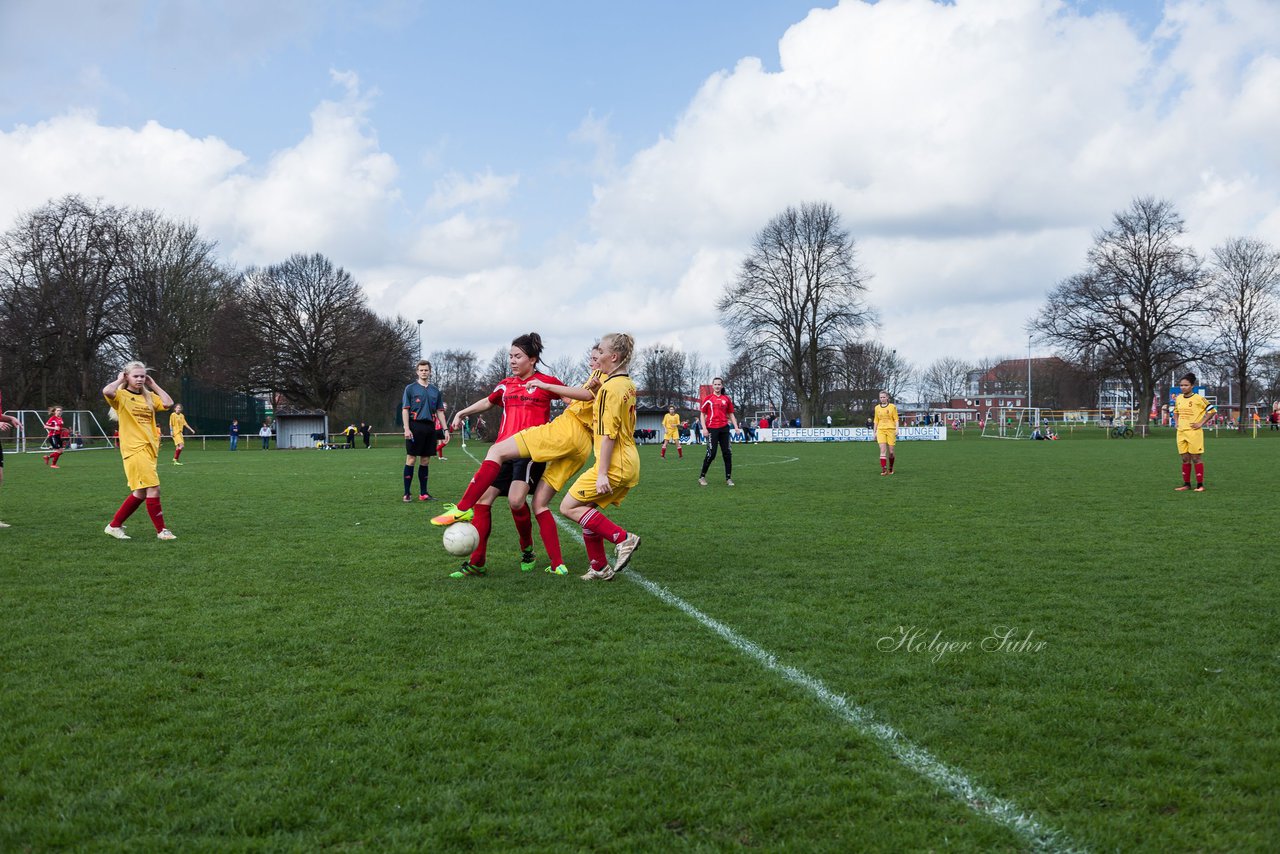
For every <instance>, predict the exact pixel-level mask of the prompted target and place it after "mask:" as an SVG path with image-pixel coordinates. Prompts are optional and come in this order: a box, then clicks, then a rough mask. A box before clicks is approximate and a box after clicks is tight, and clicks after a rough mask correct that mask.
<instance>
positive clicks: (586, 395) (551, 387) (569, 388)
mask: <svg viewBox="0 0 1280 854" xmlns="http://www.w3.org/2000/svg"><path fill="white" fill-rule="evenodd" d="M524 387H525V388H526V389H527V390H529V391H533V390H534V389H538V388H540V389H542V390H543V391H546V392H550V393H551V394H554V395H556V396H557V397H562V398H564V399H565V400H584V401H585V400H595V399H596V396H595V395H594V394H592V393H591V392H590V391H588V390H587V388H586V387H585V386H580V385H577V386H575V385H556V384H555V383H549V382H547V381H545V380H529V381H528V382H527V383H525V384H524Z"/></svg>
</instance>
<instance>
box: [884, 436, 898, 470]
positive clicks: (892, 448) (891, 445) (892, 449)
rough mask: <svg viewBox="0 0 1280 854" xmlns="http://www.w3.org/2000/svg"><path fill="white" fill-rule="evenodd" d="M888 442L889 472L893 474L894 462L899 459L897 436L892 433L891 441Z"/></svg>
mask: <svg viewBox="0 0 1280 854" xmlns="http://www.w3.org/2000/svg"><path fill="white" fill-rule="evenodd" d="M886 444H887V447H888V449H889V474H893V463H894V461H895V460H896V459H897V453H896V451H897V436H895V435H894V434H893V433H890V434H889V441H888V442H887V443H886Z"/></svg>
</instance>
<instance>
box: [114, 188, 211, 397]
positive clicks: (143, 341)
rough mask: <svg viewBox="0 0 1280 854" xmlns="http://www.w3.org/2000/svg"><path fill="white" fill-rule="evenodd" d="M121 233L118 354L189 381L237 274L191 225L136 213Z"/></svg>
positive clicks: (205, 352)
mask: <svg viewBox="0 0 1280 854" xmlns="http://www.w3.org/2000/svg"><path fill="white" fill-rule="evenodd" d="M122 231H123V232H124V234H125V236H126V239H125V240H122V241H121V252H120V259H119V279H120V282H121V284H122V286H123V288H124V293H123V300H122V304H121V312H120V313H121V331H120V334H119V335H118V336H116V338H115V339H114V340H113V342H112V343H113V350H114V355H115V356H116V357H117V359H118V360H120V361H123V360H124V359H126V358H140V359H142V361H144V362H146V363H147V364H148V365H153V366H155V367H157V368H158V369H159V370H160V372H161V374H162V375H163V376H166V377H174V378H178V377H183V376H189V375H192V374H194V373H195V372H196V371H197V369H198V368H199V367H201V366H202V365H203V363H204V362H205V360H206V358H207V356H208V352H209V344H210V335H211V333H212V330H213V317H214V314H215V313H216V312H217V311H218V308H219V306H220V304H221V302H222V300H223V299H224V298H226V296H227V289H228V285H229V283H230V282H231V281H232V279H233V275H232V273H231V272H230V271H229V270H227V269H226V268H225V267H224V266H223V265H222V264H221V263H220V262H219V261H218V260H217V259H216V258H215V257H214V249H215V248H216V244H214V243H213V242H212V241H208V240H205V239H203V238H201V237H200V233H199V231H198V229H197V228H196V227H195V226H194V225H191V224H189V223H176V222H172V221H170V220H167V219H164V218H163V217H161V216H160V215H159V214H158V213H156V212H155V211H151V210H141V211H131V212H129V214H128V215H127V216H126V217H125V218H124V221H123V222H122Z"/></svg>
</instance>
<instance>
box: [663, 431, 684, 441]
mask: <svg viewBox="0 0 1280 854" xmlns="http://www.w3.org/2000/svg"><path fill="white" fill-rule="evenodd" d="M662 441H664V442H679V441H680V434H679V433H677V432H675V431H674V430H672V431H671V432H670V433H663V434H662Z"/></svg>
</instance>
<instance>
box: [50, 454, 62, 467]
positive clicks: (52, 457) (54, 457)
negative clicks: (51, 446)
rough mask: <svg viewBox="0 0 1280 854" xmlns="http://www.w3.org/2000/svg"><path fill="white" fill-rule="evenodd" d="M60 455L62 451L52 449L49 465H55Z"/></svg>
mask: <svg viewBox="0 0 1280 854" xmlns="http://www.w3.org/2000/svg"><path fill="white" fill-rule="evenodd" d="M60 456H62V451H54V452H53V455H52V456H51V457H50V458H49V465H51V466H56V465H57V464H58V457H60Z"/></svg>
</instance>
